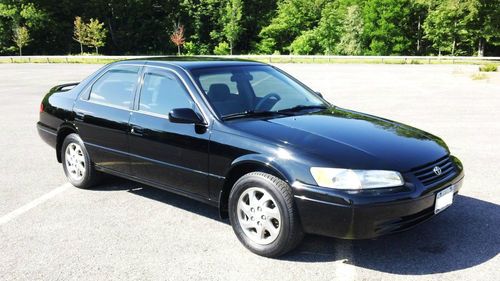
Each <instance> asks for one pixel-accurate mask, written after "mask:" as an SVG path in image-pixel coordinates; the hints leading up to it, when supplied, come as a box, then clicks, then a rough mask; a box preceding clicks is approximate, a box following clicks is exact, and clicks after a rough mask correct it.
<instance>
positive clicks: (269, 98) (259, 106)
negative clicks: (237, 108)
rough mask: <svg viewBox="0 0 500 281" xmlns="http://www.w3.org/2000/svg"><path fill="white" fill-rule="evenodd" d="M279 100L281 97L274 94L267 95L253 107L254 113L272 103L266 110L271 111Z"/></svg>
mask: <svg viewBox="0 0 500 281" xmlns="http://www.w3.org/2000/svg"><path fill="white" fill-rule="evenodd" d="M280 100H281V97H280V96H279V95H278V94H276V93H270V94H267V95H266V96H265V97H263V98H262V99H261V100H260V101H259V102H258V103H257V105H256V106H255V111H260V109H262V107H264V106H265V105H266V104H267V103H268V102H272V104H271V106H269V108H267V109H266V110H269V109H271V108H272V107H273V106H274V105H275V104H277V103H278V102H279V101H280Z"/></svg>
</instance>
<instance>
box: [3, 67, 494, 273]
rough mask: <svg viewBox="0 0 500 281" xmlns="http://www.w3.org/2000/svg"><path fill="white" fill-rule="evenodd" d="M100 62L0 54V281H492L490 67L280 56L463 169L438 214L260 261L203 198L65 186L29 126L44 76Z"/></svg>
mask: <svg viewBox="0 0 500 281" xmlns="http://www.w3.org/2000/svg"><path fill="white" fill-rule="evenodd" d="M99 67H100V66H99V65H77V64H69V65H65V64H0V112H1V118H0V128H1V133H0V147H1V154H0V155H1V161H0V171H1V172H2V174H1V176H0V280H40V279H45V280H77V279H80V280H81V279H84V280H124V279H129V280H151V279H162V280H403V279H404V280H500V271H499V268H500V258H499V252H500V206H499V204H500V189H499V188H498V182H497V181H498V179H499V175H500V172H499V171H500V110H499V109H500V83H499V81H500V77H499V74H500V73H494V74H490V78H489V79H486V80H472V79H471V75H472V73H473V72H475V71H476V69H477V66H465V65H462V66H454V65H359V64H350V65H340V64H333V65H326V64H322V65H314V64H283V65H278V67H280V68H282V69H284V70H286V71H288V72H290V73H291V74H292V75H294V76H296V77H298V78H299V79H301V80H302V81H303V82H305V83H306V84H308V85H309V86H311V88H313V89H315V90H318V91H320V92H322V94H323V95H324V96H325V97H326V98H327V99H328V100H329V101H331V102H332V103H334V104H336V105H338V106H341V107H346V108H350V109H354V110H358V111H362V112H366V113H370V114H374V115H379V116H382V117H385V118H388V119H392V120H397V121H401V122H403V123H406V124H409V125H412V126H415V127H417V128H421V129H424V130H426V131H429V132H431V133H433V134H436V135H438V136H440V137H442V138H443V139H444V140H445V141H446V142H447V144H448V146H449V147H450V149H451V151H452V153H453V154H454V155H456V156H458V157H459V158H460V159H461V160H462V162H463V163H464V166H465V171H466V179H465V183H464V186H463V188H462V190H461V192H460V195H459V196H458V197H457V198H456V201H455V202H454V204H453V205H452V206H451V207H450V208H449V209H448V210H447V211H445V212H443V213H442V214H440V215H439V216H437V217H435V218H434V219H432V220H430V221H428V222H426V223H425V224H422V225H420V226H417V227H416V228H414V229H412V230H410V231H407V232H404V233H401V234H396V235H390V236H386V237H382V238H378V239H374V240H364V241H346V240H338V239H332V238H325V237H320V236H312V235H311V236H307V237H306V238H305V239H304V242H303V243H302V244H301V245H300V247H299V248H298V249H297V250H295V251H293V252H291V253H290V254H288V255H286V256H284V257H282V258H280V259H267V258H262V257H259V256H256V255H254V254H252V253H250V252H249V251H247V250H246V249H245V248H244V247H243V246H242V245H241V244H240V243H239V242H238V240H237V239H236V236H235V235H234V234H233V232H232V229H231V226H230V225H229V224H228V221H226V220H220V219H219V218H218V213H217V210H216V209H215V208H212V207H209V206H207V205H203V204H201V203H198V202H196V201H193V200H190V199H186V198H183V197H180V196H178V195H174V194H171V193H169V192H166V191H161V190H157V189H154V188H150V187H146V186H143V185H139V184H136V183H132V182H128V181H125V180H119V179H111V180H108V181H107V182H106V183H105V184H104V185H102V186H100V187H97V188H95V189H93V190H80V189H77V188H74V187H72V186H70V185H69V184H66V180H65V177H64V174H63V171H62V167H61V165H60V164H59V163H57V161H56V159H55V152H54V150H53V149H52V148H50V147H49V146H47V145H46V144H45V143H43V142H42V140H41V139H40V138H39V137H38V135H37V132H36V128H35V123H36V121H37V120H38V108H39V104H40V101H41V99H42V97H43V95H44V94H45V93H46V92H47V91H48V89H49V88H50V87H52V86H54V85H57V84H61V83H64V82H71V81H79V80H81V79H83V78H84V77H86V76H87V75H89V74H90V73H92V72H93V71H95V70H96V69H98V68H99ZM318 215H320V214H318Z"/></svg>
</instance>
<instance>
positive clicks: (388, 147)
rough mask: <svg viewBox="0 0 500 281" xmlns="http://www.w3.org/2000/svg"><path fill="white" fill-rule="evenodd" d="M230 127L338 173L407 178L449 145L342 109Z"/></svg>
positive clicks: (419, 132)
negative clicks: (389, 173) (380, 172)
mask: <svg viewBox="0 0 500 281" xmlns="http://www.w3.org/2000/svg"><path fill="white" fill-rule="evenodd" d="M227 124H228V126H230V127H231V128H232V129H234V130H237V131H240V132H242V133H244V134H247V135H248V136H255V137H259V138H262V139H265V140H268V141H272V142H275V143H279V144H281V145H283V146H284V147H290V148H291V149H293V150H295V151H297V152H299V153H308V154H314V155H315V156H314V157H316V158H318V159H321V160H322V163H325V162H326V163H331V165H335V166H336V167H344V168H351V169H390V170H397V171H401V172H405V171H409V170H411V169H412V168H415V167H418V166H421V165H424V164H427V163H429V162H432V161H435V160H437V159H439V158H441V157H443V156H446V155H447V154H448V148H447V147H446V145H445V143H444V142H443V141H442V140H441V139H440V138H438V137H436V136H433V135H431V134H429V133H426V132H424V131H421V130H418V129H415V128H413V127H410V126H407V125H404V124H401V123H397V122H393V121H390V120H386V119H382V118H379V117H375V116H371V115H367V114H363V113H359V112H354V111H350V110H345V109H340V108H338V107H333V108H329V109H325V110H322V111H319V112H316V113H311V114H307V115H295V116H288V117H278V118H271V119H253V120H248V119H246V120H235V121H233V122H228V123H227Z"/></svg>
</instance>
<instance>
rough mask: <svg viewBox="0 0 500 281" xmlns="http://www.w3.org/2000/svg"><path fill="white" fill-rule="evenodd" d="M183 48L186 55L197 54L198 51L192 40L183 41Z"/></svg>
mask: <svg viewBox="0 0 500 281" xmlns="http://www.w3.org/2000/svg"><path fill="white" fill-rule="evenodd" d="M184 50H185V51H186V55H188V56H195V55H198V54H199V52H200V51H199V50H198V47H197V46H196V44H195V43H193V42H186V43H184Z"/></svg>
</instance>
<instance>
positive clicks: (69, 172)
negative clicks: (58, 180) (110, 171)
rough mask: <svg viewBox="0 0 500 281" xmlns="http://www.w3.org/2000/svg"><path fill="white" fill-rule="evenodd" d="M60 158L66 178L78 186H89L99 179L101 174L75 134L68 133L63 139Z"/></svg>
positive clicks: (86, 187)
mask: <svg viewBox="0 0 500 281" xmlns="http://www.w3.org/2000/svg"><path fill="white" fill-rule="evenodd" d="M61 160H62V165H63V169H64V174H65V175H66V178H67V179H68V181H69V182H70V183H71V184H72V185H74V186H76V187H78V188H83V189H88V188H91V187H93V186H95V185H96V184H98V182H99V180H100V179H101V174H100V173H99V172H98V171H96V170H95V169H94V166H93V164H92V161H91V159H90V156H89V153H88V152H87V149H86V148H85V145H84V144H83V141H82V139H81V138H80V136H78V135H77V134H69V135H68V136H67V137H66V138H65V139H64V142H63V145H62V147H61Z"/></svg>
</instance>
